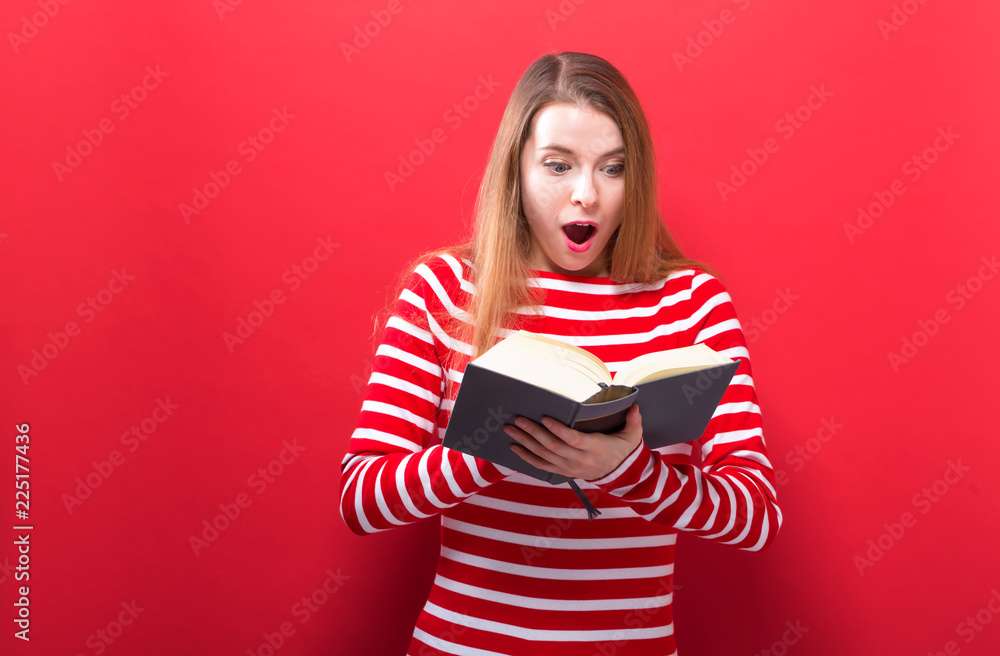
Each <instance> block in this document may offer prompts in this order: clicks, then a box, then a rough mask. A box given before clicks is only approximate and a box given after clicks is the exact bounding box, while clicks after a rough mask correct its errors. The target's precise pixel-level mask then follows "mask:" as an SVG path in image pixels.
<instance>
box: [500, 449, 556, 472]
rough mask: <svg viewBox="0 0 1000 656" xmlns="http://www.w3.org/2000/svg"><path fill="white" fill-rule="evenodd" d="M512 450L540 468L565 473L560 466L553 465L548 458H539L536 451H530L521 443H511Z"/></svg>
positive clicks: (522, 458)
mask: <svg viewBox="0 0 1000 656" xmlns="http://www.w3.org/2000/svg"><path fill="white" fill-rule="evenodd" d="M510 450H511V451H513V452H514V453H515V454H517V455H518V457H520V458H521V460H524V461H525V462H526V463H528V464H529V465H532V466H534V467H537V468H538V469H541V470H542V471H547V472H552V473H553V474H561V473H563V472H562V470H561V469H559V468H558V467H556V466H555V465H553V464H552V463H551V462H549V461H548V460H545V459H543V458H539V457H538V456H536V455H535V454H534V453H532V452H531V451H528V450H527V449H526V448H524V447H523V446H521V445H520V444H511V445H510Z"/></svg>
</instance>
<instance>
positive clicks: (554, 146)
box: [539, 144, 625, 157]
mask: <svg viewBox="0 0 1000 656" xmlns="http://www.w3.org/2000/svg"><path fill="white" fill-rule="evenodd" d="M539 150H554V151H556V152H560V153H565V154H567V155H575V154H576V153H574V152H573V151H572V150H571V149H569V148H567V147H566V146H560V145H559V144H549V145H547V146H542V147H541V148H540V149H539ZM624 152H625V146H618V147H617V148H615V149H614V150H609V151H608V152H606V153H604V154H603V155H601V157H611V156H612V155H618V154H619V153H624Z"/></svg>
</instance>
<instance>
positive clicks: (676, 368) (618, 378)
mask: <svg viewBox="0 0 1000 656" xmlns="http://www.w3.org/2000/svg"><path fill="white" fill-rule="evenodd" d="M730 362H733V360H731V359H730V358H727V357H725V356H724V355H719V354H718V353H716V352H715V351H713V350H712V349H711V348H710V347H708V346H707V345H705V344H694V345H692V346H683V347H681V348H676V349H668V350H666V351H656V352H655V353H646V354H644V355H640V356H639V357H637V358H635V359H633V360H631V361H629V362H626V363H625V364H624V365H622V368H621V369H619V370H618V371H617V372H616V373H615V377H614V382H615V384H616V385H638V384H639V383H644V382H646V381H649V380H656V379H658V378H666V377H667V376H675V375H677V374H683V373H687V372H689V371H697V370H699V369H707V368H708V367H711V366H714V365H718V364H728V363H730Z"/></svg>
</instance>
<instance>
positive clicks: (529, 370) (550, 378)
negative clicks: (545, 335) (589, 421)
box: [472, 335, 610, 401]
mask: <svg viewBox="0 0 1000 656" xmlns="http://www.w3.org/2000/svg"><path fill="white" fill-rule="evenodd" d="M472 362H473V363H475V364H477V365H479V366H481V367H484V368H486V369H489V370H491V371H495V372H497V373H500V374H504V375H506V376H510V377H511V378H516V379H518V380H523V381H525V382H528V383H531V384H533V385H537V386H539V387H543V388H545V389H548V390H551V391H553V392H555V393H557V394H562V395H563V396H566V397H569V398H571V399H574V400H576V401H583V400H585V399H587V398H588V397H590V396H592V395H593V394H594V392H595V391H596V390H597V389H598V384H597V381H598V379H600V377H599V376H596V375H595V374H594V372H593V371H592V369H593V365H592V364H591V363H588V362H581V361H580V360H579V359H578V358H574V357H572V356H569V357H568V356H567V354H566V351H557V350H556V349H552V348H548V347H545V346H541V345H540V344H539V342H536V341H532V340H524V339H523V338H522V339H515V335H512V336H510V337H508V338H507V339H505V340H503V341H501V342H499V343H498V344H496V345H495V346H493V348H491V349H490V350H488V351H486V353H483V354H482V355H481V356H479V357H478V358H476V359H475V360H473V361H472ZM604 376H605V377H606V378H610V376H608V373H607V368H605V370H604Z"/></svg>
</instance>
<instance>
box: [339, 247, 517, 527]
mask: <svg viewBox="0 0 1000 656" xmlns="http://www.w3.org/2000/svg"><path fill="white" fill-rule="evenodd" d="M431 264H432V266H428V265H427V264H422V265H420V266H419V267H417V268H416V269H415V270H414V271H413V272H412V273H411V274H410V277H409V278H408V280H407V283H406V286H405V289H404V290H403V292H402V293H401V294H400V297H399V299H398V300H397V302H396V305H395V309H394V311H393V313H392V315H391V318H390V319H389V321H388V323H387V325H386V329H385V331H384V336H383V338H382V341H381V343H380V344H379V346H378V349H377V350H376V353H375V360H374V365H373V370H372V373H371V377H370V378H369V380H368V385H367V387H366V389H365V396H364V400H363V402H362V405H361V413H360V416H359V417H358V422H357V427H356V428H355V430H354V433H353V434H352V436H351V439H350V445H349V448H348V452H347V454H346V455H345V456H344V459H343V462H342V465H341V496H340V514H341V517H343V519H344V521H345V522H346V523H347V525H348V526H349V527H350V529H351V530H352V531H354V532H355V533H357V534H359V535H367V534H370V533H374V532H377V531H382V530H385V529H388V528H392V527H394V526H401V525H405V524H410V523H412V522H415V521H417V520H419V519H423V518H426V517H431V516H433V515H435V514H438V513H440V512H441V511H442V510H444V509H445V508H449V507H451V506H454V505H457V504H458V503H461V502H462V501H464V500H465V499H466V498H467V497H469V496H471V495H473V494H475V493H476V492H479V491H480V490H482V489H484V488H485V487H487V486H488V485H491V484H492V483H495V482H498V481H500V480H502V479H503V478H504V477H505V476H506V475H507V474H508V473H510V470H506V471H504V470H503V469H501V468H498V467H497V466H495V465H493V464H492V463H489V462H487V461H485V460H482V459H479V458H475V457H473V456H470V455H467V454H464V453H461V452H459V451H455V450H452V449H447V448H445V447H443V446H442V445H441V440H440V437H439V436H438V431H437V427H438V419H439V413H440V408H441V398H442V395H443V394H444V390H445V380H446V378H445V376H446V372H445V371H444V370H443V368H442V364H441V361H440V359H439V356H438V350H437V347H436V343H440V340H441V339H442V338H443V339H444V340H448V341H450V339H451V338H450V337H448V336H447V335H445V334H444V333H443V332H442V329H441V327H440V326H439V324H438V322H437V321H436V320H435V319H434V317H433V314H434V313H435V312H437V311H438V310H440V309H441V308H444V307H449V308H450V307H452V302H451V300H450V299H449V298H447V296H448V292H447V291H446V289H445V286H444V285H442V280H441V279H444V281H445V282H446V283H447V282H448V278H447V276H448V275H451V274H452V272H451V270H450V269H449V268H448V267H447V266H444V267H442V266H440V264H443V261H442V260H439V259H436V260H433V261H432V262H431ZM452 277H454V276H452ZM442 296H443V297H444V298H442ZM435 338H437V342H436V339H435Z"/></svg>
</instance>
